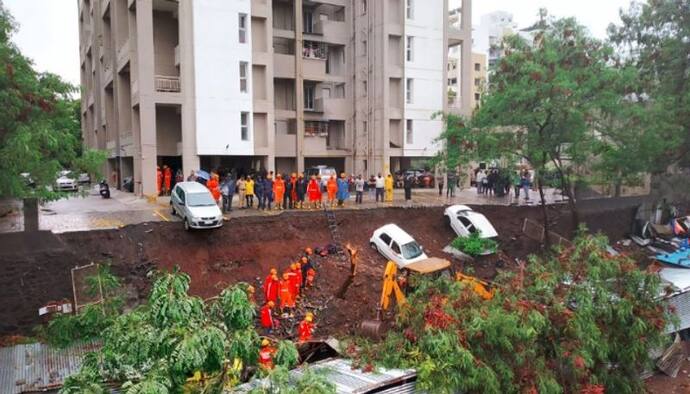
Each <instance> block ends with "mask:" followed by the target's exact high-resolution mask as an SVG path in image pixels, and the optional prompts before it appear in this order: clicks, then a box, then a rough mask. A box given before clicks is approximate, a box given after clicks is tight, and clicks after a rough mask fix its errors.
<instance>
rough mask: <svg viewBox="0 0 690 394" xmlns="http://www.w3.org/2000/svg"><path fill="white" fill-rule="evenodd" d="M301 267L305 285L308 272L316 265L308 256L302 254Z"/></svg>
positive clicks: (303, 285) (303, 284)
mask: <svg viewBox="0 0 690 394" xmlns="http://www.w3.org/2000/svg"><path fill="white" fill-rule="evenodd" d="M300 268H301V270H302V287H305V285H306V283H305V282H306V280H307V274H308V272H309V270H310V269H313V268H314V266H313V265H312V263H311V260H309V258H308V257H307V256H302V258H301V259H300Z"/></svg>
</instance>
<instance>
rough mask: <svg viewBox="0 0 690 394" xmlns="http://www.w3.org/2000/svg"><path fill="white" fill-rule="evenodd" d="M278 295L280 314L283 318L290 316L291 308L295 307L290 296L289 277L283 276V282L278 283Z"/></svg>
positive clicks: (293, 300)
mask: <svg viewBox="0 0 690 394" xmlns="http://www.w3.org/2000/svg"><path fill="white" fill-rule="evenodd" d="M278 289H279V290H278V294H279V297H280V313H281V314H282V315H283V317H288V316H292V308H294V307H295V298H294V295H293V294H292V283H291V282H290V275H288V273H287V272H286V273H284V274H283V280H281V281H280V282H279V286H278Z"/></svg>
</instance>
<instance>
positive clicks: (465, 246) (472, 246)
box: [450, 233, 498, 257]
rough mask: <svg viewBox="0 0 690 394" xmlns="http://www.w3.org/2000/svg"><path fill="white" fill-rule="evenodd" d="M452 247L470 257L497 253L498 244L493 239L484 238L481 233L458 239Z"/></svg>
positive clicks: (452, 243)
mask: <svg viewBox="0 0 690 394" xmlns="http://www.w3.org/2000/svg"><path fill="white" fill-rule="evenodd" d="M450 246H452V247H454V248H455V249H457V250H459V251H461V252H463V253H466V254H468V255H470V256H475V257H476V256H479V255H482V254H487V253H496V250H497V249H498V243H497V242H496V241H494V240H493V239H488V238H482V237H481V235H480V234H479V233H472V234H470V236H469V237H457V238H455V239H454V240H453V242H451V244H450Z"/></svg>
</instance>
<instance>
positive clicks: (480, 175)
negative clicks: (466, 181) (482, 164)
mask: <svg viewBox="0 0 690 394" xmlns="http://www.w3.org/2000/svg"><path fill="white" fill-rule="evenodd" d="M485 180H486V174H485V173H484V170H482V169H479V171H477V176H476V177H475V182H474V183H475V184H476V185H477V194H483V193H484V181H485Z"/></svg>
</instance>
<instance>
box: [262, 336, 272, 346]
mask: <svg viewBox="0 0 690 394" xmlns="http://www.w3.org/2000/svg"><path fill="white" fill-rule="evenodd" d="M270 344H271V342H269V341H268V339H266V338H264V339H263V340H262V341H261V346H268V345H270Z"/></svg>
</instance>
